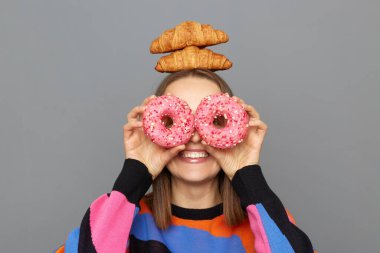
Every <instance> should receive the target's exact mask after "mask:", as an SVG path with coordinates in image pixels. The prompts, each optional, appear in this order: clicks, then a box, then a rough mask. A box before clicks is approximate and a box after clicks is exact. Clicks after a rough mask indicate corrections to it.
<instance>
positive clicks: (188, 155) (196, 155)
mask: <svg viewBox="0 0 380 253" xmlns="http://www.w3.org/2000/svg"><path fill="white" fill-rule="evenodd" d="M179 156H180V157H184V158H193V159H197V158H206V157H208V156H209V154H208V153H207V152H205V151H202V152H200V151H186V150H185V151H181V152H180V153H179Z"/></svg>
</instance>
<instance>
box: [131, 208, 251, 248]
mask: <svg viewBox="0 0 380 253" xmlns="http://www.w3.org/2000/svg"><path fill="white" fill-rule="evenodd" d="M131 234H133V235H134V236H135V237H136V238H138V239H140V240H144V241H147V240H156V241H159V242H161V243H163V244H164V245H165V246H166V247H168V249H169V250H170V251H172V252H176V253H187V252H209V253H213V252H218V253H224V252H225V253H227V252H234V253H246V252H245V249H244V247H243V244H242V242H241V239H240V237H239V236H237V235H232V236H231V237H216V236H213V235H212V234H210V233H209V232H207V231H204V230H199V229H195V228H189V227H186V226H174V225H171V226H170V227H169V228H168V229H167V230H161V229H159V228H158V227H157V226H156V224H155V223H154V219H153V217H152V215H151V214H139V215H137V216H136V217H135V220H134V222H133V225H132V230H131Z"/></svg>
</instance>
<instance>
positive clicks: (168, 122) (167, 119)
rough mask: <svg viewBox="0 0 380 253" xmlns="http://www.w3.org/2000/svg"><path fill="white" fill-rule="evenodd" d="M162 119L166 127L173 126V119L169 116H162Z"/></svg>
mask: <svg viewBox="0 0 380 253" xmlns="http://www.w3.org/2000/svg"><path fill="white" fill-rule="evenodd" d="M161 121H162V124H163V125H164V126H165V127H166V128H171V127H172V126H173V119H172V118H171V117H169V116H167V115H166V116H164V117H162V118H161Z"/></svg>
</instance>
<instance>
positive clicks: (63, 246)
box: [54, 245, 65, 253]
mask: <svg viewBox="0 0 380 253" xmlns="http://www.w3.org/2000/svg"><path fill="white" fill-rule="evenodd" d="M54 253H65V245H62V246H61V247H59V248H58V249H57V250H56V251H55V252H54Z"/></svg>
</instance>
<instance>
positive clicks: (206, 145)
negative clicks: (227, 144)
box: [201, 140, 216, 155]
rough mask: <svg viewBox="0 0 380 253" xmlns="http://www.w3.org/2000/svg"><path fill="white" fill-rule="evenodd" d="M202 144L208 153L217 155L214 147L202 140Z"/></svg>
mask: <svg viewBox="0 0 380 253" xmlns="http://www.w3.org/2000/svg"><path fill="white" fill-rule="evenodd" d="M201 143H202V144H203V145H204V148H205V149H206V151H207V153H209V154H211V155H215V152H216V149H215V148H214V147H212V146H210V145H208V144H207V143H206V142H205V141H204V140H202V141H201Z"/></svg>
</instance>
